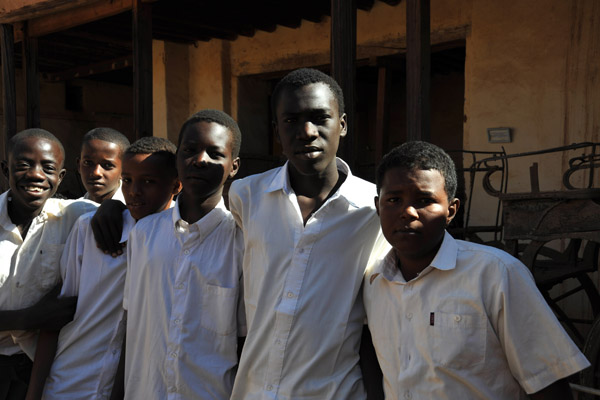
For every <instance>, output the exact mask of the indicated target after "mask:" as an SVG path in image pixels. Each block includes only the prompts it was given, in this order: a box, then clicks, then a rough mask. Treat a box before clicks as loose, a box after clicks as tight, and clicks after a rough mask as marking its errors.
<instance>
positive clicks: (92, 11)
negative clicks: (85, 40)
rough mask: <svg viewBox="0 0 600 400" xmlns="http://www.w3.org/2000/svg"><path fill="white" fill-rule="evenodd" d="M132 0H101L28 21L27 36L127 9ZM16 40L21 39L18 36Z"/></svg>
mask: <svg viewBox="0 0 600 400" xmlns="http://www.w3.org/2000/svg"><path fill="white" fill-rule="evenodd" d="M132 1H133V0H102V1H97V2H93V3H90V4H87V5H84V6H82V7H79V8H73V9H69V10H66V11H63V12H61V13H57V14H51V15H46V16H43V17H39V18H34V19H32V20H30V21H29V22H28V32H29V36H32V37H39V36H44V35H48V34H50V33H54V32H59V31H64V30H67V29H69V28H73V27H75V26H79V25H84V24H87V23H90V22H93V21H97V20H100V19H104V18H108V17H111V16H113V15H117V14H120V13H122V12H125V11H129V10H131V8H132ZM16 39H17V41H19V40H22V37H21V36H18V37H17V38H16Z"/></svg>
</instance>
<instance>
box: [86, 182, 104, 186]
mask: <svg viewBox="0 0 600 400" xmlns="http://www.w3.org/2000/svg"><path fill="white" fill-rule="evenodd" d="M87 184H88V185H89V186H91V187H104V183H102V182H97V181H91V182H90V181H88V182H87Z"/></svg>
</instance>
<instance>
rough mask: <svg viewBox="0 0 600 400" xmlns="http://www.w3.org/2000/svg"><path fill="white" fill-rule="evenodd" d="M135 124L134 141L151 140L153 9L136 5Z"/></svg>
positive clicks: (134, 44) (139, 4) (134, 36)
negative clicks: (144, 138) (149, 138)
mask: <svg viewBox="0 0 600 400" xmlns="http://www.w3.org/2000/svg"><path fill="white" fill-rule="evenodd" d="M132 16H133V23H132V25H133V101H134V105H133V120H134V133H135V138H136V139H139V138H141V137H143V136H152V5H151V4H147V3H142V1H141V0H134V3H133V13H132Z"/></svg>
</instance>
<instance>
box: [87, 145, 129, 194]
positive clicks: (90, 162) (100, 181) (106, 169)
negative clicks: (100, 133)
mask: <svg viewBox="0 0 600 400" xmlns="http://www.w3.org/2000/svg"><path fill="white" fill-rule="evenodd" d="M77 169H78V170H79V174H80V175H81V181H82V182H83V186H84V187H85V190H87V192H88V193H89V197H90V200H93V201H95V202H96V203H102V201H103V200H106V199H110V198H111V197H112V196H113V194H114V193H115V192H116V191H117V190H118V189H119V183H120V179H121V149H120V148H119V146H118V145H117V144H115V143H112V142H106V141H104V140H99V139H92V140H88V141H87V142H86V143H84V144H83V146H82V147H81V157H80V158H78V159H77Z"/></svg>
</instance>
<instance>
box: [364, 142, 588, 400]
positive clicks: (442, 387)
mask: <svg viewBox="0 0 600 400" xmlns="http://www.w3.org/2000/svg"><path fill="white" fill-rule="evenodd" d="M377 191H378V196H377V197H375V206H376V208H377V213H378V214H379V217H380V220H381V228H382V231H383V234H384V235H385V237H386V239H387V240H388V241H389V242H390V244H391V245H392V247H393V249H392V250H391V251H390V252H389V253H388V255H387V256H386V257H385V258H384V259H383V260H381V261H380V262H379V263H378V264H375V266H374V267H373V268H372V269H370V270H369V271H368V272H367V274H366V275H365V282H364V301H365V308H366V311H367V317H368V320H369V329H370V330H371V333H372V335H373V343H374V345H375V349H376V351H377V357H378V360H379V364H380V365H381V368H382V370H383V375H384V389H385V395H386V398H390V399H399V398H401V397H404V398H411V397H412V398H415V399H472V398H489V399H518V398H526V395H525V393H527V394H529V395H530V397H531V398H535V399H538V398H541V399H569V398H571V394H570V389H569V386H568V383H567V382H566V380H565V379H564V378H565V377H567V376H569V375H571V374H574V373H576V372H577V371H579V370H581V369H583V368H586V367H587V366H588V365H589V363H588V362H587V360H586V359H585V357H584V356H583V355H582V354H581V352H580V351H579V350H578V349H577V347H575V345H574V344H573V343H572V341H571V340H570V339H569V337H568V336H567V334H566V333H565V332H564V330H563V329H562V327H561V326H560V324H559V322H558V321H557V320H556V318H555V317H554V315H553V313H552V311H551V310H550V308H549V307H548V306H547V304H546V302H545V301H544V298H543V297H542V296H541V294H540V293H539V291H538V290H537V288H536V286H535V282H534V281H533V278H532V276H531V274H530V273H529V271H528V270H527V268H526V267H525V266H524V265H523V264H522V263H521V262H519V261H518V260H517V259H515V258H513V257H511V256H510V255H508V254H507V253H505V252H503V251H501V250H498V249H495V248H492V247H488V246H482V245H478V244H475V243H470V242H464V241H460V240H454V239H453V238H452V236H450V235H449V234H448V233H447V232H446V231H445V228H446V226H447V225H448V223H449V222H450V221H451V220H452V219H453V218H454V216H455V215H456V212H457V210H458V207H459V201H458V199H455V198H454V194H455V192H456V171H455V169H454V164H453V162H452V160H451V159H450V157H449V156H448V155H447V154H446V153H445V152H444V151H443V150H442V149H440V148H439V147H437V146H434V145H432V144H429V143H426V142H408V143H405V144H403V145H401V146H399V147H397V148H395V149H394V150H392V151H391V152H390V153H389V154H387V155H386V156H385V157H384V159H383V160H382V162H381V165H380V166H379V168H378V170H377Z"/></svg>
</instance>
